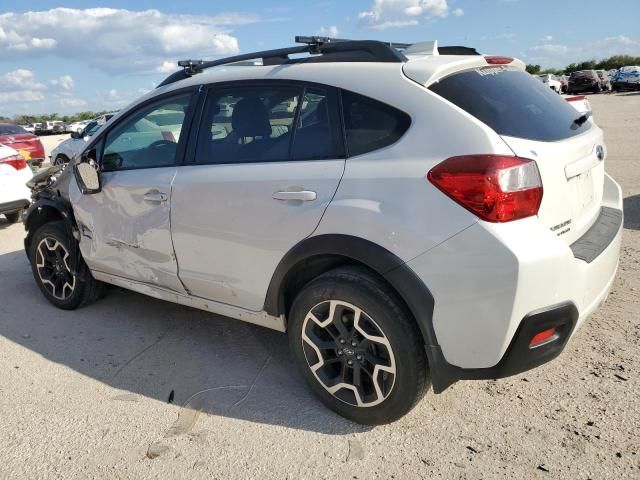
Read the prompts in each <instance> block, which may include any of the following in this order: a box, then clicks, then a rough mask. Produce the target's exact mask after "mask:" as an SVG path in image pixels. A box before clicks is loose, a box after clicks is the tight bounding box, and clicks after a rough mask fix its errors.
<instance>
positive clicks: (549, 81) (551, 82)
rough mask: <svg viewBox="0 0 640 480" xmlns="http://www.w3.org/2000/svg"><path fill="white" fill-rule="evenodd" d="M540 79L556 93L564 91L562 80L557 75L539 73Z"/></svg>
mask: <svg viewBox="0 0 640 480" xmlns="http://www.w3.org/2000/svg"><path fill="white" fill-rule="evenodd" d="M538 79H539V80H540V81H541V82H542V83H544V84H545V85H546V86H547V87H549V88H550V89H551V90H553V91H554V92H556V93H562V82H561V81H560V80H558V78H557V77H556V76H555V75H550V74H546V75H538Z"/></svg>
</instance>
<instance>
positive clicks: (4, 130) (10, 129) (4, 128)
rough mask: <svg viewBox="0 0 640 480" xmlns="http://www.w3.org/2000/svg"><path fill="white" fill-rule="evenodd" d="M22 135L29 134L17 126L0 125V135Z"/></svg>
mask: <svg viewBox="0 0 640 480" xmlns="http://www.w3.org/2000/svg"><path fill="white" fill-rule="evenodd" d="M24 133H29V132H27V131H26V130H25V129H24V128H22V127H19V126H18V125H0V135H22V134H24Z"/></svg>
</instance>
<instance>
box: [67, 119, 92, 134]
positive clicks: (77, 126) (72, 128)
mask: <svg viewBox="0 0 640 480" xmlns="http://www.w3.org/2000/svg"><path fill="white" fill-rule="evenodd" d="M89 122H90V120H83V121H81V122H74V123H70V124H69V125H67V132H69V133H73V132H76V133H80V132H82V131H83V130H84V129H85V128H86V126H87V125H88V124H89Z"/></svg>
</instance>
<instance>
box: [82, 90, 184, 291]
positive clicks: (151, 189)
mask: <svg viewBox="0 0 640 480" xmlns="http://www.w3.org/2000/svg"><path fill="white" fill-rule="evenodd" d="M192 96H193V92H188V93H182V94H178V95H175V96H172V97H169V98H163V99H162V100H159V101H157V102H154V103H153V104H151V105H146V106H142V107H141V108H140V109H138V110H136V111H134V112H133V113H132V114H130V115H127V116H126V117H125V118H124V119H122V120H120V122H118V123H117V124H115V125H114V126H113V127H112V128H110V130H109V131H108V132H106V135H103V136H102V137H103V138H101V139H100V141H99V142H98V143H97V144H96V147H95V155H96V158H97V159H99V163H100V168H101V172H102V191H100V192H99V193H96V194H92V195H82V194H80V192H79V191H77V187H76V188H74V190H76V191H75V192H72V194H74V195H75V197H76V198H74V199H73V200H72V203H73V205H74V214H75V216H76V220H77V222H78V226H79V228H80V231H81V240H80V249H81V252H82V255H83V257H84V259H85V261H86V263H87V265H88V266H89V268H90V269H91V270H95V271H99V272H102V273H107V274H111V275H115V276H118V277H123V278H126V279H130V280H135V281H138V282H143V283H147V284H150V285H153V286H159V287H163V288H167V289H170V290H173V291H176V292H180V293H184V289H183V287H182V285H181V283H180V281H179V279H178V273H177V272H178V268H177V263H176V259H175V255H174V251H173V245H172V243H171V232H170V214H171V210H170V209H171V185H172V182H173V180H174V178H175V175H176V171H177V168H178V167H177V164H178V161H179V159H180V157H181V152H183V151H184V146H185V142H186V139H187V137H188V134H187V132H186V129H183V126H184V124H185V123H187V122H185V118H186V117H187V112H188V110H189V105H190V103H191V99H192ZM72 183H73V182H72Z"/></svg>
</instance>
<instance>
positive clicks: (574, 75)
mask: <svg viewBox="0 0 640 480" xmlns="http://www.w3.org/2000/svg"><path fill="white" fill-rule="evenodd" d="M589 75H593V72H591V71H588V72H573V73H572V74H571V78H583V77H588V76H589Z"/></svg>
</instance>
